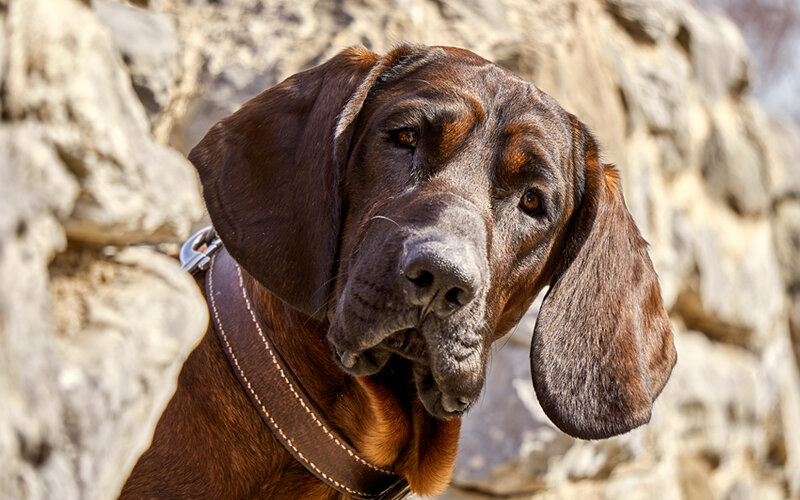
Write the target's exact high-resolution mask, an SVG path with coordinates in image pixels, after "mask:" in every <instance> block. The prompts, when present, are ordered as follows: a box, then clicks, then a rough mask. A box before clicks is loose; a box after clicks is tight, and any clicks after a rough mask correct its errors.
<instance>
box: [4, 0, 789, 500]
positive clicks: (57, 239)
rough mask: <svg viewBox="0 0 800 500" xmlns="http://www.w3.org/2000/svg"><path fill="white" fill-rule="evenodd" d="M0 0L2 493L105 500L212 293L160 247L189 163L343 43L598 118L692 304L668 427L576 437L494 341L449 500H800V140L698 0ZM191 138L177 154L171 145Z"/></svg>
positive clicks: (726, 24)
mask: <svg viewBox="0 0 800 500" xmlns="http://www.w3.org/2000/svg"><path fill="white" fill-rule="evenodd" d="M135 5H136V6H133V5H131V4H125V3H118V2H111V1H108V0H94V1H92V2H80V1H78V0H0V14H2V24H0V82H2V87H0V88H2V110H0V111H2V115H1V116H2V124H0V162H2V163H0V176H1V177H0V179H2V182H0V195H2V196H0V199H2V200H3V203H4V205H3V206H4V207H5V206H8V208H7V209H4V210H2V211H0V270H1V272H0V284H2V286H0V290H2V291H1V292H0V356H2V358H0V359H1V363H0V364H1V365H2V368H0V391H2V392H0V397H1V398H2V399H4V400H7V401H9V402H10V404H9V405H6V407H7V408H9V409H8V410H4V411H5V413H0V461H2V463H4V464H11V466H10V467H4V468H2V469H0V497H2V498H17V497H21V498H48V497H50V496H52V495H51V494H52V492H53V491H59V492H63V495H59V496H60V497H61V498H110V497H113V496H114V495H115V492H116V491H117V489H118V488H119V485H120V484H121V481H123V480H124V477H125V475H126V474H127V471H128V469H129V468H130V466H131V465H132V463H133V462H132V461H133V460H135V457H136V455H138V453H139V451H140V450H141V449H142V447H143V446H145V445H146V443H147V439H148V438H149V434H150V433H151V432H152V426H153V423H154V422H155V418H156V417H157V415H158V413H159V412H160V409H161V408H162V407H163V404H164V403H165V401H166V399H167V398H168V397H169V394H170V393H171V391H172V390H173V387H174V377H175V374H176V373H177V369H178V367H179V366H180V362H181V360H182V357H183V356H185V354H186V353H187V352H188V349H190V348H191V346H192V344H193V342H195V341H196V340H197V338H198V337H199V335H200V334H201V333H202V331H203V328H204V326H205V321H206V317H205V312H204V307H203V304H202V301H201V300H200V299H199V297H198V296H197V294H196V293H195V292H194V291H193V288H192V285H191V282H190V281H189V280H188V279H187V278H186V277H185V276H183V275H182V274H181V273H180V271H179V270H178V269H177V268H176V266H175V264H174V262H171V261H170V260H169V259H167V258H165V257H164V256H162V255H160V254H158V253H157V252H156V251H155V250H153V249H152V247H151V246H145V247H137V248H130V247H131V246H132V245H133V246H137V245H139V244H141V243H148V244H154V243H163V242H169V241H174V240H176V239H179V238H180V237H183V236H184V235H185V234H186V232H187V230H188V228H189V226H190V225H191V223H192V222H193V221H194V220H196V219H197V218H198V217H199V215H200V211H201V208H200V207H201V203H200V201H199V199H198V196H197V189H196V181H195V179H194V177H193V174H192V173H191V167H190V166H189V165H188V164H187V162H186V161H185V160H184V159H183V158H182V157H181V155H180V154H178V153H177V152H180V153H186V152H187V151H188V150H189V149H190V148H191V146H192V145H194V144H195V143H196V142H197V141H198V140H199V138H200V137H202V135H203V134H204V133H205V131H206V130H207V129H208V127H210V126H211V125H212V124H213V123H214V122H215V121H216V120H217V119H219V118H221V117H222V116H225V115H227V114H229V113H231V112H232V111H234V110H235V109H236V108H237V107H238V106H239V105H241V104H242V103H243V102H244V101H245V100H247V99H249V98H250V97H252V96H254V95H255V94H257V93H258V92H260V91H261V90H263V89H264V88H267V87H269V86H271V85H273V84H275V83H277V82H278V81H279V80H280V79H282V78H284V77H286V76H288V75H290V74H292V73H294V72H296V71H298V70H301V69H304V68H307V67H310V66H313V65H315V64H318V63H319V62H321V61H323V60H325V59H326V58H328V57H330V56H331V55H333V54H335V53H336V52H338V51H339V50H341V49H342V48H344V47H347V46H350V45H355V44H361V45H364V46H366V47H368V48H370V49H372V50H375V51H377V52H385V51H387V50H389V49H390V48H391V47H392V46H393V45H394V44H395V43H398V42H401V41H411V42H418V43H426V44H444V45H456V46H462V47H466V48H469V49H471V50H474V51H476V52H477V53H479V54H481V55H483V56H484V57H486V58H488V59H491V60H494V61H496V62H498V63H499V64H502V65H504V66H506V67H508V68H510V69H512V70H513V71H516V72H517V73H519V74H520V75H522V76H523V77H525V78H527V79H529V80H530V81H532V82H534V83H536V84H537V85H538V86H539V87H540V88H542V89H543V90H544V91H546V92H548V93H549V94H551V95H552V96H554V97H555V98H556V99H557V100H558V101H559V102H560V103H561V104H562V105H563V106H564V107H565V108H566V109H568V110H570V111H572V112H574V113H576V114H577V115H578V116H579V117H581V119H582V120H584V121H585V122H586V123H587V124H588V125H589V127H590V128H591V129H592V130H593V132H594V133H595V135H596V136H598V138H599V139H600V143H601V148H602V151H603V157H604V159H605V160H606V161H609V162H614V163H616V164H617V165H618V167H619V168H620V171H621V173H622V178H623V185H624V189H625V196H626V200H627V202H628V206H629V208H630V210H631V212H632V213H633V215H634V217H635V218H636V220H637V223H638V224H639V227H640V228H641V229H642V232H643V233H644V235H645V237H646V238H647V239H648V241H649V242H650V245H651V247H650V248H651V255H652V257H653V261H654V264H655V266H656V269H657V271H658V273H659V276H660V279H661V286H662V293H663V295H664V300H665V304H666V306H667V307H668V309H669V311H670V315H671V317H672V319H673V324H674V330H675V332H676V344H677V348H678V355H679V359H678V365H677V367H676V369H675V371H674V374H673V377H672V379H671V381H670V382H669V384H668V385H667V388H666V389H665V391H664V394H663V395H662V396H661V398H660V399H659V401H658V403H657V404H656V407H655V410H654V413H653V419H652V422H651V423H650V424H649V425H648V426H646V427H644V428H642V429H638V430H636V431H634V432H632V433H629V434H627V435H625V436H621V437H618V438H615V439H611V440H605V441H597V442H587V441H578V440H574V439H571V438H569V437H567V436H565V435H563V434H561V433H560V432H559V431H557V430H556V429H555V428H554V427H553V426H552V424H551V423H550V422H549V421H548V420H547V418H546V417H545V416H544V414H543V413H542V410H541V409H540V408H539V406H538V403H537V402H536V398H535V394H534V392H533V389H532V387H531V382H530V375H529V372H528V370H529V369H528V353H527V349H528V344H529V339H530V335H531V333H532V330H533V321H535V311H536V308H535V307H534V308H533V309H532V311H531V312H530V313H529V315H528V316H526V318H525V319H524V320H523V322H522V323H521V324H520V325H519V326H518V327H517V328H516V329H515V330H514V332H512V334H510V335H509V337H508V338H506V339H503V340H501V341H500V342H498V347H501V348H498V349H497V350H496V352H495V354H494V358H493V362H492V364H491V367H490V376H489V380H488V383H487V388H486V390H485V392H484V396H483V397H482V399H481V401H480V402H479V404H478V406H477V408H476V409H475V410H474V411H473V412H471V413H470V414H469V415H468V416H467V417H465V419H464V432H463V437H462V442H461V449H460V455H459V459H458V463H457V466H456V471H455V475H454V483H453V487H452V488H450V490H448V492H447V493H445V494H444V496H443V498H449V499H462V498H495V497H508V498H573V497H574V498H689V499H695V498H697V499H700V498H703V499H705V498H791V497H793V496H797V495H800V429H798V423H800V377H799V376H798V369H797V363H798V359H800V257H798V255H799V253H798V248H799V247H800V166H798V163H797V162H796V160H795V158H797V157H798V156H799V155H800V132H799V131H798V129H797V127H796V125H794V124H790V123H785V122H778V121H775V120H773V119H771V118H770V117H768V116H766V115H765V114H764V113H763V111H762V110H761V109H760V107H759V106H758V104H757V103H756V102H754V101H753V99H752V98H751V97H749V95H748V88H749V85H750V82H751V81H752V79H753V75H752V74H751V69H750V62H749V56H748V53H747V49H746V47H745V45H744V42H743V40H742V37H741V36H740V34H739V32H738V31H737V29H736V27H735V26H734V25H733V24H732V23H731V22H730V21H729V20H727V19H726V18H724V17H722V16H720V15H717V14H710V13H707V12H703V11H700V10H698V9H697V8H696V7H695V6H693V5H692V4H691V3H689V2H688V1H683V0H678V1H669V0H652V1H645V0H582V1H578V0H573V1H563V0H542V1H538V2H530V1H526V0H465V1H461V2H457V1H455V0H405V1H402V2H399V1H396V0H390V1H378V0H352V1H346V0H339V1H317V2H311V1H304V2H293V1H288V0H276V1H270V2H262V1H260V0H149V1H148V0H139V1H137V2H135ZM176 151H177V152H176Z"/></svg>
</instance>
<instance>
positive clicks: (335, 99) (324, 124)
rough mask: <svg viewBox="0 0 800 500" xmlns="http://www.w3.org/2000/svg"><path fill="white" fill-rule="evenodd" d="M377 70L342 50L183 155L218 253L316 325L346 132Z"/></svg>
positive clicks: (327, 275) (335, 223)
mask: <svg viewBox="0 0 800 500" xmlns="http://www.w3.org/2000/svg"><path fill="white" fill-rule="evenodd" d="M379 61H380V58H379V57H378V56H377V55H376V54H373V53H371V52H369V51H367V50H365V49H359V48H351V49H347V50H345V51H343V52H341V53H339V54H338V55H336V56H335V57H333V58H332V59H330V60H329V61H327V62H326V63H324V64H322V65H320V66H317V67H315V68H312V69H309V70H307V71H304V72H302V73H298V74H296V75H294V76H292V77H290V78H288V79H286V80H284V81H283V82H281V83H280V84H278V85H276V86H274V87H272V88H270V89H268V90H266V91H264V92H262V93H261V94H260V95H258V96H257V97H255V98H253V99H252V100H250V101H249V102H247V103H246V104H244V105H243V106H242V107H241V108H240V109H239V110H238V111H237V112H236V113H234V114H233V115H231V116H229V117H227V118H224V119H222V120H220V121H219V122H218V123H217V124H215V125H214V126H213V127H212V128H211V129H210V130H209V132H208V133H207V134H206V136H205V137H204V138H203V139H202V140H201V141H200V143H199V144H198V145H197V146H195V148H194V149H193V150H192V151H191V153H190V154H189V160H191V162H192V163H194V165H195V167H196V168H197V171H198V173H199V175H200V181H201V183H202V185H203V196H204V198H205V201H206V205H207V207H208V212H209V215H210V216H211V220H212V222H213V224H214V227H215V229H216V230H217V233H218V234H219V235H220V237H221V238H222V241H223V243H224V244H225V248H227V250H228V251H229V252H230V254H231V255H232V256H233V257H234V259H236V261H237V262H239V264H241V265H242V267H243V268H244V269H245V270H246V271H247V272H248V273H250V274H251V275H252V276H253V277H254V278H256V279H257V280H258V281H259V282H260V283H261V284H263V285H264V286H265V287H266V288H268V289H269V290H270V291H272V292H273V293H275V294H276V295H277V296H278V297H280V298H281V299H283V300H285V301H286V302H288V303H289V304H290V305H292V306H293V307H295V308H296V309H299V310H300V311H302V312H304V313H306V314H308V315H310V316H313V317H316V318H318V319H321V318H323V317H324V316H325V305H326V300H327V297H328V293H329V290H330V282H331V277H332V273H333V267H334V261H335V258H336V252H337V250H338V235H339V226H340V217H341V204H342V202H341V194H340V188H341V183H342V178H343V175H344V172H343V169H344V165H345V164H346V162H347V154H348V149H349V143H350V138H351V135H352V129H353V128H354V127H353V125H354V121H355V118H356V117H357V115H358V112H359V110H360V108H361V105H362V104H363V102H364V100H365V99H366V96H367V93H368V92H369V89H370V87H371V86H372V84H373V83H374V82H375V81H376V79H377V78H378V76H379V75H380V68H379V66H381V65H380V64H379Z"/></svg>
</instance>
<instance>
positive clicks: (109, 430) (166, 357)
mask: <svg viewBox="0 0 800 500" xmlns="http://www.w3.org/2000/svg"><path fill="white" fill-rule="evenodd" d="M50 274H51V297H52V303H53V324H54V325H55V331H54V332H53V333H54V339H53V343H54V350H55V356H56V357H57V358H58V359H59V360H60V367H59V370H58V373H57V374H56V379H55V388H56V389H57V391H58V394H59V397H60V398H61V400H62V401H63V407H64V413H63V417H62V418H64V422H65V429H64V430H65V432H66V435H67V436H69V438H70V444H72V445H73V446H75V447H76V448H77V447H78V446H79V448H78V449H77V450H76V452H77V453H78V457H77V460H75V462H74V464H73V467H74V469H73V470H74V473H75V474H76V480H77V482H78V484H79V485H80V487H81V496H82V497H84V498H113V497H115V496H116V495H117V494H118V492H119V490H120V489H121V488H122V484H123V482H124V480H125V476H124V475H121V474H120V473H119V471H120V470H130V469H131V468H133V465H134V464H135V463H136V460H137V459H138V458H139V455H140V454H141V453H142V452H143V451H144V450H145V449H146V448H147V446H148V445H149V443H150V438H151V437H152V430H153V427H154V426H155V423H156V421H157V420H158V417H159V416H160V415H161V411H162V410H163V408H164V406H166V404H167V402H168V401H169V399H170V398H171V397H172V393H173V392H174V391H175V384H176V380H177V375H178V371H179V369H180V367H181V365H182V364H183V360H184V359H185V358H186V356H187V355H188V354H189V351H190V350H191V348H192V347H194V343H195V342H196V341H197V340H199V336H198V332H200V333H202V332H204V331H205V328H206V324H207V322H208V309H207V308H206V305H205V302H204V301H203V300H202V297H201V296H200V294H199V290H198V289H197V286H196V285H195V283H194V281H193V280H192V279H191V277H190V276H188V275H187V274H186V273H184V272H182V271H181V269H180V266H179V265H178V263H177V262H176V261H175V260H173V259H171V258H168V257H166V256H163V255H161V254H158V253H156V252H154V251H152V250H149V249H144V248H129V249H126V250H124V251H121V252H119V253H116V254H114V255H111V256H108V257H99V258H98V256H97V255H95V254H93V253H91V252H67V253H64V254H62V255H60V256H59V257H58V258H57V259H56V260H55V262H54V263H53V264H52V266H51V270H50ZM133 318H136V320H135V321H132V319H133ZM87 344H90V345H91V346H92V349H91V350H87V348H86V345H87ZM88 395H91V398H87V396H88ZM109 442H114V443H115V446H113V447H109V446H108V443H109Z"/></svg>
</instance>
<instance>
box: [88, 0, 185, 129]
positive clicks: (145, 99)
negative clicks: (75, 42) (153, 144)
mask: <svg viewBox="0 0 800 500" xmlns="http://www.w3.org/2000/svg"><path fill="white" fill-rule="evenodd" d="M92 8H93V9H94V11H95V12H96V13H97V16H98V17H99V18H100V20H101V21H102V22H103V24H105V25H106V26H108V27H109V28H110V29H111V34H112V35H113V37H114V42H115V43H116V45H117V47H118V48H119V50H120V52H121V53H122V58H123V60H124V61H125V65H126V66H127V67H128V71H129V72H130V75H131V81H132V82H133V88H134V89H136V94H137V95H138V96H139V100H140V101H141V102H142V104H143V105H144V108H145V110H146V111H147V113H148V116H150V117H151V120H152V121H155V119H156V118H157V116H158V114H159V113H161V111H163V109H164V108H165V107H166V106H167V105H168V104H169V100H170V97H171V93H172V88H173V86H174V83H175V78H176V77H177V65H178V49H179V47H178V39H177V37H176V33H175V28H174V26H173V25H172V21H171V20H170V19H169V18H168V17H166V16H163V15H159V14H155V13H152V12H148V11H146V10H143V9H139V8H136V7H132V6H129V5H125V4H120V3H116V2H110V1H104V0H98V1H94V2H92Z"/></svg>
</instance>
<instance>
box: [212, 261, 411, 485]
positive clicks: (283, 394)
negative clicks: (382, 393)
mask: <svg viewBox="0 0 800 500" xmlns="http://www.w3.org/2000/svg"><path fill="white" fill-rule="evenodd" d="M206 290H207V291H208V302H209V308H210V310H211V317H212V320H213V322H214V327H215V329H216V331H217V335H218V336H219V339H220V342H221V343H222V347H223V350H224V351H225V354H226V355H227V357H228V361H229V362H230V365H231V368H232V369H233V372H234V373H235V374H236V377H237V378H238V379H239V382H240V383H241V384H242V387H243V388H244V390H245V392H246V393H247V396H248V397H249V398H250V401H251V402H252V403H253V406H255V408H256V410H258V413H259V414H260V415H261V418H262V419H263V420H264V422H265V423H266V424H267V426H268V427H269V428H270V429H271V430H272V432H273V434H274V435H275V437H276V438H278V440H279V441H280V442H281V443H282V444H283V446H284V447H285V448H286V450H287V451H289V453H291V454H292V456H294V458H295V459H296V460H297V461H298V462H300V463H302V464H303V465H304V466H305V467H306V469H308V470H309V471H310V472H311V473H312V474H314V475H315V476H317V477H318V478H319V479H320V480H322V481H323V482H325V483H326V484H327V485H328V486H330V487H332V488H334V489H336V490H337V491H339V492H341V493H344V494H345V495H348V496H351V497H355V498H370V499H381V500H389V499H392V500H394V499H401V498H406V497H407V496H408V495H409V494H410V493H409V489H408V483H407V482H406V480H405V479H404V478H401V477H400V476H398V475H397V474H395V473H394V471H391V470H388V469H385V468H382V467H378V466H375V465H373V464H371V463H369V462H368V461H367V460H365V459H364V458H362V457H361V456H360V455H359V453H358V451H356V450H355V449H354V448H353V447H352V446H351V445H350V444H349V443H348V442H347V441H346V440H345V439H344V438H343V437H342V436H340V435H339V434H338V433H337V432H336V430H334V429H333V428H331V427H330V426H329V425H328V424H327V423H326V422H325V420H324V418H323V417H321V415H322V414H321V412H320V411H319V410H318V409H317V408H316V406H315V405H314V403H313V402H312V401H311V399H310V398H309V397H308V396H307V395H306V394H305V391H304V390H303V387H302V385H301V384H300V383H299V382H298V380H297V378H296V377H295V375H294V374H293V372H292V370H291V367H290V366H289V365H288V364H287V363H286V361H285V360H284V359H283V358H282V357H281V355H280V353H278V352H277V350H276V349H275V346H274V345H273V343H272V341H271V340H270V338H269V331H268V329H267V328H265V326H264V325H263V323H262V322H261V319H260V318H259V317H258V315H257V314H256V312H255V310H254V308H253V307H252V304H251V300H250V297H249V295H248V293H247V291H246V290H245V288H244V286H243V280H242V271H241V269H240V268H239V265H238V264H237V263H236V262H235V261H234V260H233V258H232V257H231V256H230V255H229V254H228V252H227V251H226V250H225V249H224V248H223V249H221V250H220V251H218V252H216V253H215V254H214V255H213V257H212V259H211V266H210V269H209V271H208V273H207V274H206Z"/></svg>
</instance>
